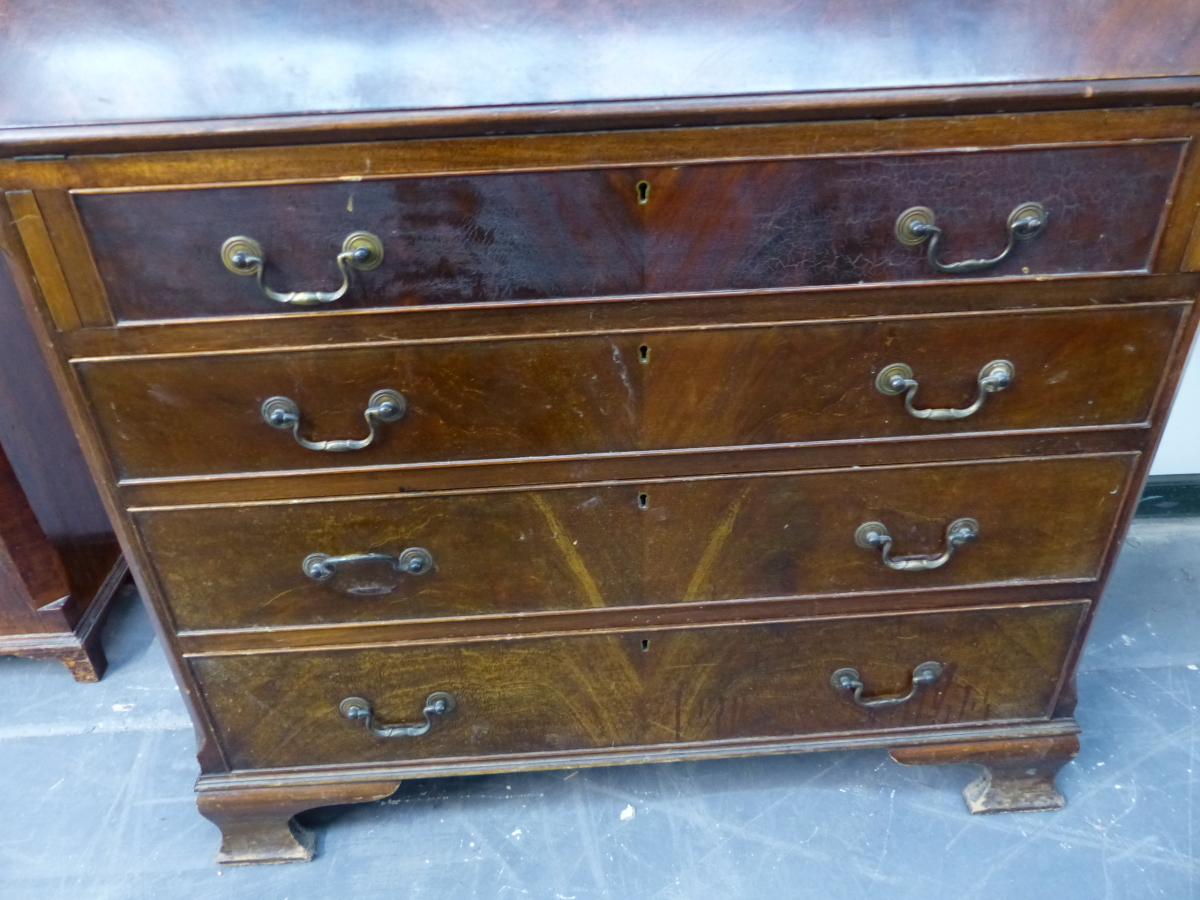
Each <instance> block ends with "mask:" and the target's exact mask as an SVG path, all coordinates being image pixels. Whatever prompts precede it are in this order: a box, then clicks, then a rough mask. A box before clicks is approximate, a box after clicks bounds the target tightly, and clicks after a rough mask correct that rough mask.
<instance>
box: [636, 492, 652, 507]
mask: <svg viewBox="0 0 1200 900" xmlns="http://www.w3.org/2000/svg"><path fill="white" fill-rule="evenodd" d="M638 507H639V508H641V509H649V508H650V495H649V494H638Z"/></svg>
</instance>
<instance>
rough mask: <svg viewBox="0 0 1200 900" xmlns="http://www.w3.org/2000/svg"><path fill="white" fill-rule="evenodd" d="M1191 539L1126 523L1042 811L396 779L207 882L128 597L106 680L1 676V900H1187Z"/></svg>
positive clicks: (803, 765) (774, 775)
mask: <svg viewBox="0 0 1200 900" xmlns="http://www.w3.org/2000/svg"><path fill="white" fill-rule="evenodd" d="M1198 579H1200V519H1178V520H1169V519H1168V520H1161V519H1160V520H1139V521H1138V522H1137V523H1136V524H1135V525H1134V528H1133V530H1132V532H1131V534H1130V537H1129V539H1128V541H1127V545H1126V547H1125V549H1124V551H1123V552H1122V555H1121V560H1120V563H1119V565H1118V567H1117V570H1116V573H1115V575H1114V577H1113V580H1112V583H1111V585H1110V587H1109V590H1108V595H1107V597H1106V598H1105V602H1104V603H1103V604H1102V606H1101V609H1100V612H1099V614H1098V616H1097V620H1096V623H1095V627H1094V629H1093V632H1092V637H1091V642H1090V645H1089V648H1088V651H1087V653H1086V655H1085V658H1084V662H1083V665H1082V668H1081V672H1080V676H1079V696H1080V703H1079V710H1078V718H1079V720H1080V722H1081V724H1082V726H1083V729H1084V734H1083V750H1082V752H1081V753H1080V756H1079V758H1078V759H1077V760H1076V761H1075V762H1074V763H1072V764H1071V765H1069V766H1067V768H1066V769H1064V770H1063V773H1062V775H1061V776H1060V778H1059V785H1060V787H1061V788H1062V790H1063V793H1064V794H1066V796H1067V800H1068V806H1067V808H1066V809H1065V810H1063V811H1061V812H1056V813H1027V814H1014V815H1002V816H974V817H972V816H968V815H967V813H966V811H965V809H964V807H963V802H962V799H961V797H960V795H959V790H960V789H961V788H962V787H963V786H964V785H965V784H966V783H967V782H968V781H969V780H970V779H971V778H972V777H973V775H974V770H973V769H971V768H970V767H961V766H956V767H946V768H926V767H920V768H906V767H902V766H899V765H896V764H894V763H892V762H891V761H890V760H889V759H888V758H887V756H886V755H885V754H884V753H883V752H856V753H827V754H808V755H800V756H791V757H769V758H759V759H742V760H725V761H715V762H703V763H680V764H669V765H657V766H635V767H618V768H609V769H591V770H580V771H566V772H551V773H534V774H527V775H507V776H498V777H480V778H463V779H453V780H450V779H447V780H440V781H421V782H409V783H406V784H405V785H404V786H403V787H402V788H401V789H400V791H399V793H398V794H397V795H396V796H394V797H393V798H391V799H389V800H386V801H383V802H381V803H374V804H367V805H362V806H355V807H342V808H336V809H325V810H317V811H314V812H312V813H309V814H307V815H306V816H305V817H304V818H305V820H306V821H308V822H309V823H310V824H315V825H317V826H318V828H319V831H318V833H319V838H318V852H319V854H320V855H319V856H318V858H317V859H316V860H315V861H314V862H312V863H308V864H294V865H286V866H259V867H249V868H218V867H217V866H216V865H214V864H213V853H214V852H215V850H216V846H217V840H218V834H217V829H216V828H215V827H214V826H212V825H210V824H209V823H208V822H207V821H205V820H204V819H202V818H200V816H199V815H198V814H197V813H196V809H195V805H194V802H193V799H192V782H193V780H194V779H195V777H196V764H195V760H194V757H193V753H194V747H193V743H192V732H191V726H190V724H189V722H188V719H187V717H186V715H185V714H184V711H183V705H182V703H181V702H180V699H179V695H178V692H177V691H176V689H175V686H174V684H173V683H172V681H171V677H170V675H169V674H168V672H167V667H166V663H165V661H164V658H163V653H162V650H161V648H160V647H159V646H158V644H157V643H156V641H155V640H154V638H153V636H152V634H151V631H150V628H149V624H148V622H147V619H146V615H145V613H144V612H143V610H142V608H141V606H140V604H138V603H137V598H136V596H135V595H134V594H133V592H132V591H128V592H127V593H126V594H125V595H124V596H123V597H122V598H121V601H120V603H119V604H118V606H117V608H116V609H115V611H114V614H113V616H112V618H111V619H110V622H109V625H108V629H107V635H106V646H107V648H108V654H109V659H110V661H111V666H110V668H109V673H108V675H107V676H106V677H105V679H104V681H103V682H101V683H100V684H97V685H79V686H77V685H75V683H74V682H73V681H71V679H70V677H69V676H68V675H67V674H66V671H65V669H63V668H62V667H61V666H59V665H58V664H56V663H49V662H36V661H30V660H20V659H0V685H3V691H2V692H0V813H2V814H3V816H4V822H3V824H2V825H0V898H4V900H26V898H30V900H55V898H71V900H79V898H87V900H105V898H121V900H124V898H173V900H204V898H210V897H211V898H243V897H244V898H254V900H301V898H331V897H342V898H347V900H350V898H354V900H358V898H364V900H366V898H376V897H388V898H395V897H406V898H416V900H420V898H438V900H474V898H502V897H530V898H546V900H593V898H614V900H632V898H638V900H651V898H654V900H676V898H678V900H706V898H720V900H740V898H747V900H749V898H754V900H775V898H788V900H795V898H809V897H812V898H821V900H829V898H838V900H857V898H873V900H875V898H889V900H909V898H911V900H939V898H947V900H970V898H987V900H1003V898H1020V900H1033V898H1041V897H1054V898H1055V900H1075V898H1081V900H1082V898H1086V900H1098V898H1126V897H1128V898H1138V900H1145V898H1154V897H1164V898H1171V900H1184V898H1189V900H1191V898H1195V897H1197V895H1200V862H1198V861H1197V859H1196V855H1197V851H1198V850H1200V787H1198V786H1197V784H1198V782H1197V779H1196V778H1195V776H1194V774H1193V773H1194V771H1195V769H1196V767H1197V766H1198V765H1200V759H1197V736H1198V734H1200V731H1198V727H1197V726H1198V724H1200V713H1198V712H1197V705H1196V699H1197V698H1200V581H1198Z"/></svg>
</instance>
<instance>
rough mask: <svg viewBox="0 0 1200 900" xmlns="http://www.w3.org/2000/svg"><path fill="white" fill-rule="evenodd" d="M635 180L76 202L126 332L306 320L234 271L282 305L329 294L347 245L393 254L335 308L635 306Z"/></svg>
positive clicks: (349, 185)
mask: <svg viewBox="0 0 1200 900" xmlns="http://www.w3.org/2000/svg"><path fill="white" fill-rule="evenodd" d="M634 181H635V179H634V177H633V175H632V174H631V173H629V172H622V171H619V170H617V171H591V172H588V171H581V172H554V173H524V174H507V175H493V176H474V177H461V178H412V179H397V180H386V181H350V182H335V183H332V184H305V185H273V186H269V187H227V188H211V189H201V190H187V191H151V192H140V193H130V194H121V193H116V194H84V195H78V196H76V204H77V206H78V208H79V212H80V215H81V217H82V219H83V224H84V228H85V229H86V231H87V233H88V235H89V238H90V240H91V243H92V248H93V252H94V254H95V257H96V261H97V265H98V266H99V269H100V273H101V276H102V277H103V278H104V281H105V283H106V284H107V285H108V286H109V292H110V295H111V296H112V298H113V301H112V302H113V307H114V311H115V313H116V315H117V318H118V319H120V320H136V319H159V318H176V317H193V316H195V317H198V316H218V315H234V314H242V315H250V314H278V313H286V312H311V311H312V308H311V307H301V306H288V305H285V304H281V303H278V302H275V301H273V300H270V299H268V298H267V297H265V296H264V295H263V293H262V291H261V290H260V289H259V287H258V285H257V284H256V283H255V279H254V278H253V277H246V276H239V275H237V274H235V273H232V272H230V271H229V270H228V269H226V268H225V266H224V264H223V263H222V261H221V246H222V244H224V242H225V240H226V239H227V238H230V237H233V236H235V235H245V236H248V237H251V238H253V239H254V240H256V241H257V242H258V243H259V244H260V245H261V246H262V249H263V254H264V258H265V261H266V267H265V271H264V280H265V283H266V285H267V286H268V287H271V288H273V289H274V290H276V291H281V292H287V291H296V290H307V291H315V290H322V291H329V290H333V289H335V288H337V287H338V285H339V284H340V281H341V278H340V274H339V272H338V269H337V266H336V257H337V254H338V253H339V252H340V251H341V248H342V242H343V240H344V239H345V238H346V236H347V235H348V234H350V233H352V232H355V231H368V232H370V233H372V234H374V235H376V236H377V237H379V238H380V240H381V241H382V242H383V247H384V258H383V262H382V264H381V265H380V266H379V267H378V268H377V269H374V270H372V271H368V272H353V273H352V275H351V287H350V290H349V291H348V292H347V293H346V295H345V296H344V297H343V298H342V299H341V300H339V301H337V302H336V303H333V304H331V305H330V306H329V307H327V308H328V309H349V308H354V307H371V306H392V305H398V306H406V305H413V304H421V303H471V302H479V301H497V300H500V301H503V300H521V299H530V298H540V297H564V296H595V295H603V294H627V293H634V292H636V291H638V290H639V289H640V287H641V273H642V260H641V252H642V248H641V242H640V240H639V232H638V230H637V225H638V223H637V220H636V216H635V215H634V214H633V212H632V207H633V206H634V205H636V201H635V199H634V197H633V192H634Z"/></svg>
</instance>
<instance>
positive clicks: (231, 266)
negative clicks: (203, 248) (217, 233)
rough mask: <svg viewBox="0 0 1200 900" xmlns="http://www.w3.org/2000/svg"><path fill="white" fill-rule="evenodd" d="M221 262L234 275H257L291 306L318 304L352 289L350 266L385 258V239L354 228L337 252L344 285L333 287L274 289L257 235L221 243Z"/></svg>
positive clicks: (364, 268) (267, 291) (271, 295)
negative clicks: (265, 277)
mask: <svg viewBox="0 0 1200 900" xmlns="http://www.w3.org/2000/svg"><path fill="white" fill-rule="evenodd" d="M221 262H223V263H225V268H227V269H228V270H229V271H230V272H232V273H233V274H235V275H254V276H255V277H256V278H257V279H258V286H259V288H260V289H261V290H262V292H263V294H264V295H265V296H266V297H267V298H268V299H270V300H274V301H275V302H276V303H287V304H289V305H291V306H316V305H317V304H320V303H333V302H334V301H335V300H341V299H342V297H344V296H345V295H346V291H348V290H349V289H350V270H351V269H354V270H356V271H358V272H369V271H370V270H371V269H375V268H378V267H379V264H380V263H382V262H383V243H382V242H381V241H380V240H379V238H377V237H375V235H373V234H371V233H370V232H369V231H355V232H353V233H351V234H349V235H347V236H346V240H344V241H343V242H342V252H341V253H339V254H338V255H337V259H336V262H337V267H338V271H340V272H341V273H342V286H341V287H339V288H338V289H337V290H334V291H289V292H286V293H284V292H281V291H275V290H272V289H271V288H269V287H267V285H266V284H265V283H264V282H263V269H264V268H265V267H266V261H265V258H264V256H263V250H262V246H261V245H260V244H259V243H258V241H256V240H254V238H249V237H246V236H244V235H235V236H234V237H231V238H229V239H228V240H226V241H225V243H224V244H222V245H221Z"/></svg>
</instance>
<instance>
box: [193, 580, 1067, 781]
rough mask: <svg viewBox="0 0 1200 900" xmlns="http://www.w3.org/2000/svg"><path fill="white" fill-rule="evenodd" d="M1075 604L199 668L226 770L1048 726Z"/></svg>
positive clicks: (299, 656) (263, 659)
mask: <svg viewBox="0 0 1200 900" xmlns="http://www.w3.org/2000/svg"><path fill="white" fill-rule="evenodd" d="M1087 607H1088V604H1087V602H1086V601H1077V602H1074V603H1063V604H1053V605H1042V606H1028V607H1025V608H1021V609H1015V608H1009V609H978V610H966V611H958V612H943V613H927V614H922V615H897V616H878V617H871V618H861V619H832V620H825V621H820V620H818V621H807V622H780V623H772V624H760V625H742V626H732V627H718V628H695V629H678V630H669V631H656V632H649V633H645V634H642V633H639V632H636V631H632V632H624V633H614V634H595V635H581V636H570V637H553V638H535V639H523V640H508V641H496V642H487V643H473V644H467V645H450V646H437V647H408V648H398V649H369V650H348V651H334V652H323V653H289V654H260V655H251V656H234V657H209V658H193V659H191V660H190V664H191V667H192V671H193V672H194V673H195V675H196V678H197V679H198V681H199V682H200V684H201V685H202V690H203V693H204V697H205V701H206V704H207V706H208V708H209V710H210V711H211V712H212V715H213V718H214V720H215V722H216V727H217V731H218V734H219V735H220V740H221V742H222V744H223V746H224V747H225V751H226V753H227V754H228V756H229V759H230V761H231V763H232V765H233V767H234V768H235V769H244V768H251V767H262V766H304V765H317V764H328V763H353V762H367V761H377V762H382V761H387V760H408V759H412V760H425V759H437V758H453V757H472V756H479V755H482V754H497V753H538V752H550V751H562V750H573V749H583V748H589V747H629V746H638V745H660V744H680V743H690V742H698V741H715V740H730V739H736V738H749V737H776V736H787V735H800V734H820V733H829V732H845V731H875V730H885V729H895V728H907V727H915V726H927V725H934V724H938V725H950V724H960V723H967V722H983V721H995V720H1012V719H1037V718H1043V717H1046V716H1048V715H1049V713H1050V709H1051V706H1052V704H1053V700H1054V697H1055V695H1056V693H1057V689H1058V684H1059V679H1060V675H1061V671H1062V667H1063V664H1064V662H1065V660H1066V658H1067V653H1068V650H1069V649H1070V647H1071V644H1072V641H1073V639H1074V637H1075V633H1076V630H1077V628H1078V625H1079V622H1080V619H1081V616H1082V615H1083V613H1084V612H1085V611H1086V609H1087ZM931 660H932V661H936V662H939V663H942V664H943V665H944V666H945V670H944V671H943V673H942V675H941V677H940V678H939V679H938V680H937V681H936V682H935V683H934V684H932V685H929V686H927V687H926V688H924V689H921V690H919V691H918V692H917V694H916V696H915V697H914V698H913V699H912V700H911V701H910V702H909V703H905V704H901V705H899V706H894V707H891V708H884V709H878V710H868V709H862V708H860V707H858V706H855V705H854V704H853V703H852V702H851V701H850V698H849V693H848V692H846V691H840V690H837V689H835V688H834V687H832V685H831V684H830V676H831V675H832V673H833V672H834V671H835V670H836V669H839V668H842V667H847V666H850V667H854V668H856V669H857V670H858V671H859V673H860V674H861V676H862V678H863V680H864V684H866V685H867V690H866V696H868V697H869V696H871V695H873V694H885V693H895V692H903V691H905V690H906V689H907V688H908V685H909V682H910V680H911V674H912V670H913V668H914V667H915V666H917V665H919V664H920V663H923V662H926V661H931ZM434 691H448V692H450V693H451V694H453V695H454V697H455V698H456V700H457V705H456V707H455V709H454V710H453V712H451V713H450V714H448V715H446V716H444V717H438V721H437V722H436V723H435V724H434V725H433V727H432V728H431V729H430V731H429V732H428V733H426V734H424V735H422V736H420V737H413V738H392V739H385V738H378V737H375V736H373V735H371V734H369V733H367V731H366V730H365V729H364V727H363V725H362V723H361V722H356V721H351V720H348V719H346V718H344V717H343V716H342V715H341V714H340V713H339V712H338V705H339V703H340V702H341V701H342V700H343V699H344V698H346V697H352V696H357V697H363V698H365V699H367V700H369V701H370V703H371V704H372V707H373V709H374V711H375V712H376V714H377V715H378V716H379V717H380V719H381V720H382V721H384V722H411V721H414V720H416V721H420V719H421V715H420V713H421V708H422V706H423V705H424V702H425V698H426V697H427V696H428V695H429V694H431V693H433V692H434Z"/></svg>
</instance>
